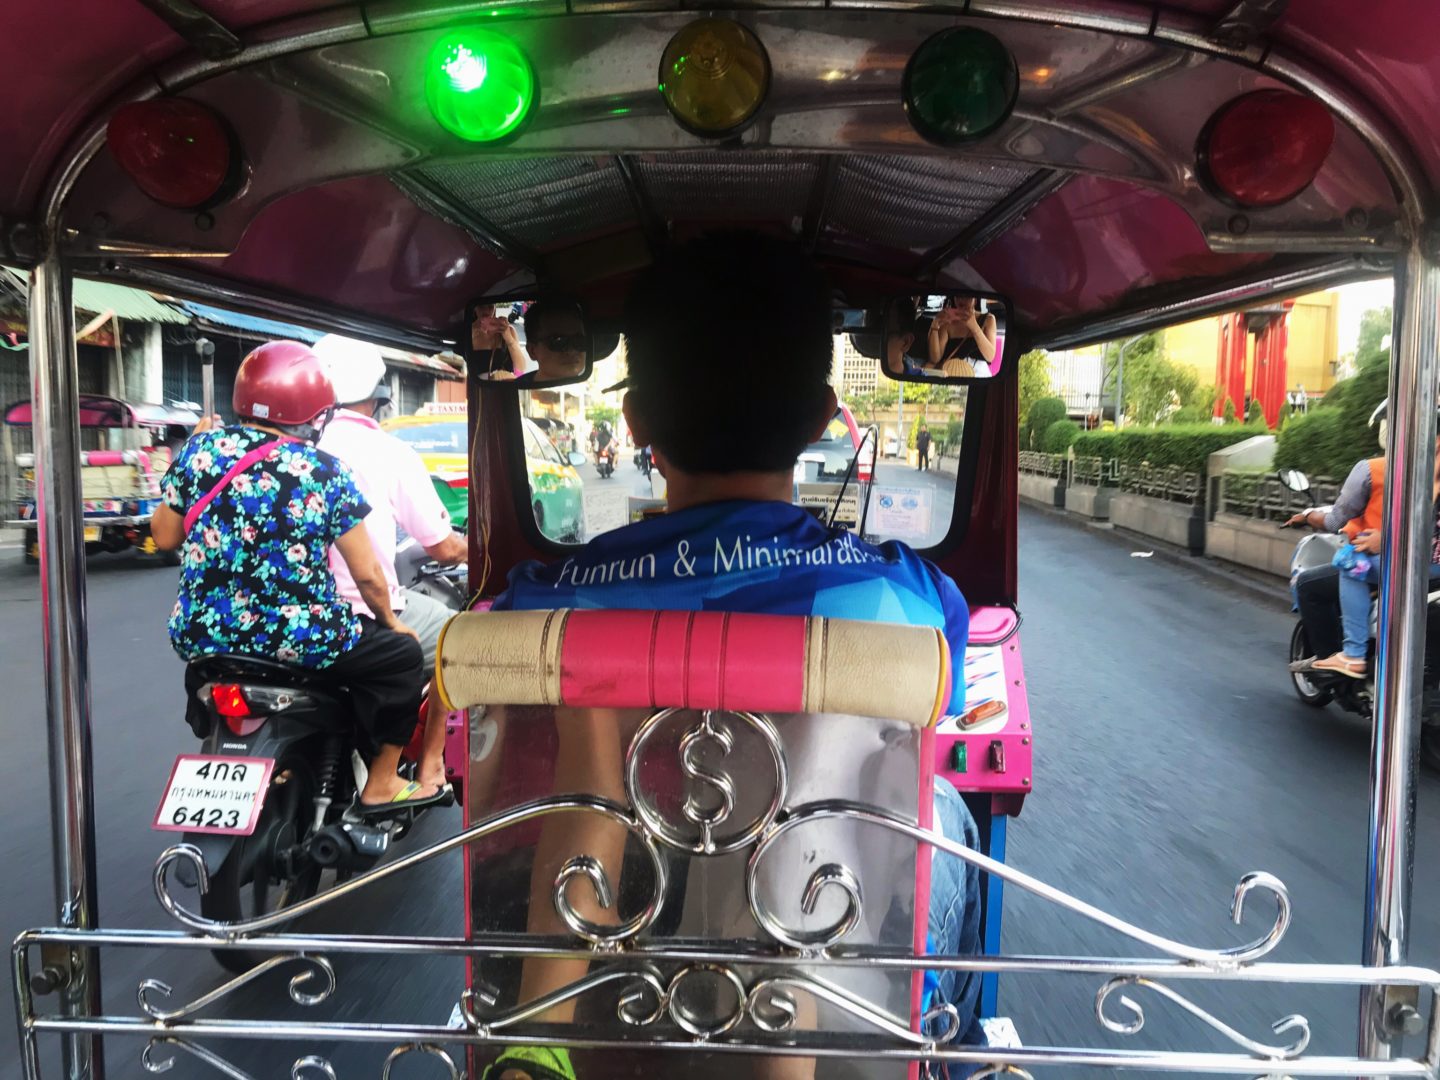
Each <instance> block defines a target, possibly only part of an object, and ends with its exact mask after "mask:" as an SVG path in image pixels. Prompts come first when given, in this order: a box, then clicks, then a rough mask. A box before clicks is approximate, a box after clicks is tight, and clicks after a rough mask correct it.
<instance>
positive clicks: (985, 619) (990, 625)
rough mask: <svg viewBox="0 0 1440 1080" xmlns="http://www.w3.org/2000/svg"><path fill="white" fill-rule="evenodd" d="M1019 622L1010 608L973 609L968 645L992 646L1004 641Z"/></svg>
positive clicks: (1018, 618)
mask: <svg viewBox="0 0 1440 1080" xmlns="http://www.w3.org/2000/svg"><path fill="white" fill-rule="evenodd" d="M1019 622H1020V617H1019V616H1018V615H1016V614H1015V612H1014V611H1012V610H1011V609H1010V608H1004V607H983V608H973V609H972V610H971V612H970V644H972V645H994V644H995V643H996V642H1000V641H1004V640H1005V638H1006V636H1007V635H1009V634H1011V633H1013V632H1014V630H1015V627H1016V626H1017V625H1018V624H1019Z"/></svg>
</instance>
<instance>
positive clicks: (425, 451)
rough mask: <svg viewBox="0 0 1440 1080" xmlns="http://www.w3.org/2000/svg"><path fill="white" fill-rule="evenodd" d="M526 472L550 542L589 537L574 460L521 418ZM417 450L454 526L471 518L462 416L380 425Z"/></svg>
mask: <svg viewBox="0 0 1440 1080" xmlns="http://www.w3.org/2000/svg"><path fill="white" fill-rule="evenodd" d="M520 423H521V425H522V427H523V429H524V433H525V434H524V437H525V467H526V471H527V472H528V473H529V476H530V498H531V509H532V510H533V511H534V512H535V524H536V525H538V526H539V527H540V531H541V532H542V533H544V534H545V536H547V537H549V538H550V539H551V540H558V541H561V542H564V543H578V542H579V541H580V540H581V539H582V538H583V536H584V533H585V484H584V481H583V480H581V479H580V474H579V473H577V472H576V471H575V467H574V466H573V465H572V464H571V463H570V461H569V460H567V459H566V457H565V456H563V455H562V454H561V453H560V451H559V450H557V449H556V448H555V444H554V443H552V442H551V441H550V439H549V438H548V437H547V436H546V435H545V433H544V431H542V430H541V428H540V427H539V426H538V425H536V424H535V423H534V422H533V421H531V420H528V419H525V418H523V417H522V418H521V421H520ZM381 426H382V427H383V428H384V429H385V430H386V431H388V432H390V434H392V435H394V436H396V437H397V438H400V439H403V440H404V441H405V442H407V443H409V444H410V445H411V446H413V447H414V448H415V450H416V452H418V453H419V455H420V459H421V460H422V461H423V462H425V467H426V468H427V469H429V470H430V480H431V483H433V484H434V485H435V490H436V491H437V492H438V493H439V494H440V501H441V502H443V503H444V504H445V509H446V510H448V511H449V512H450V519H451V521H453V522H454V523H455V527H456V528H459V529H464V528H465V526H466V523H467V521H468V519H469V515H470V455H469V444H468V442H467V441H466V434H465V433H466V422H465V416H464V414H463V413H460V414H455V413H449V414H445V415H434V414H431V415H424V414H422V415H419V416H397V417H395V418H394V419H391V420H387V421H385V423H384V424H382V425H381Z"/></svg>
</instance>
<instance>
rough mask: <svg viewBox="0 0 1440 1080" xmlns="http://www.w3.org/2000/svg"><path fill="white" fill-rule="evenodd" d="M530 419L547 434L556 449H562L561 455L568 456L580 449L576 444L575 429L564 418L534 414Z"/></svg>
mask: <svg viewBox="0 0 1440 1080" xmlns="http://www.w3.org/2000/svg"><path fill="white" fill-rule="evenodd" d="M530 421H531V423H533V424H534V425H535V426H536V427H538V428H539V429H540V430H541V431H543V432H544V433H545V434H546V436H547V437H548V438H549V439H550V442H551V443H553V444H554V446H555V449H556V450H559V451H560V456H561V457H567V458H568V457H569V456H570V455H571V454H572V453H574V452H575V451H576V450H579V449H580V447H578V446H576V445H575V429H574V428H573V427H571V426H570V425H569V424H567V423H566V422H565V421H564V420H556V419H555V418H554V417H551V416H532V417H531V418H530Z"/></svg>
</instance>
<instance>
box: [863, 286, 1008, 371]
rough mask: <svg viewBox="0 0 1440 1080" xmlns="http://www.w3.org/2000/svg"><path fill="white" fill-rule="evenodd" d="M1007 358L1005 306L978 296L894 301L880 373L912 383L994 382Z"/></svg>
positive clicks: (941, 295) (995, 299) (886, 320)
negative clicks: (978, 380)
mask: <svg viewBox="0 0 1440 1080" xmlns="http://www.w3.org/2000/svg"><path fill="white" fill-rule="evenodd" d="M1004 357H1005V304H1004V302H1003V301H1001V300H1000V299H999V298H998V297H985V296H976V295H975V294H973V293H925V294H922V295H919V296H896V297H892V298H891V299H890V300H889V302H888V303H887V304H886V305H885V314H884V326H883V329H882V333H881V350H880V357H879V360H880V368H881V370H882V371H884V372H885V374H886V375H888V376H890V378H892V379H900V380H903V381H906V382H942V383H967V382H973V381H974V380H976V379H993V378H995V377H996V376H997V375H999V374H1000V370H1001V367H1002V366H1003V362H1004Z"/></svg>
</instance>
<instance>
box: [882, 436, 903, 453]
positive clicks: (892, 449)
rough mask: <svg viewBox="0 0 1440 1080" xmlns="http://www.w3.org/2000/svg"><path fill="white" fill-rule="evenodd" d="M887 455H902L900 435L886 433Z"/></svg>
mask: <svg viewBox="0 0 1440 1080" xmlns="http://www.w3.org/2000/svg"><path fill="white" fill-rule="evenodd" d="M885 456H886V457H899V456H900V437H899V436H898V435H886V436H885Z"/></svg>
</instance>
